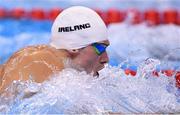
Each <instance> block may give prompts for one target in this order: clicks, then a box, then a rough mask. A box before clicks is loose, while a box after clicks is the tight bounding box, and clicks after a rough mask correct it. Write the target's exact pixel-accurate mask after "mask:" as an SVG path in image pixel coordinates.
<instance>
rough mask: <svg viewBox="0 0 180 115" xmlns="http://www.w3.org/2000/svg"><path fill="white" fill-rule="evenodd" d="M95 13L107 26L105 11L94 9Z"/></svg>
mask: <svg viewBox="0 0 180 115" xmlns="http://www.w3.org/2000/svg"><path fill="white" fill-rule="evenodd" d="M94 10H95V11H96V13H97V14H98V15H99V16H100V17H101V18H102V19H103V21H104V22H105V24H106V25H108V20H107V15H106V12H105V11H102V10H100V9H94Z"/></svg>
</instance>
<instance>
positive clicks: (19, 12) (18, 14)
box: [10, 8, 26, 19]
mask: <svg viewBox="0 0 180 115" xmlns="http://www.w3.org/2000/svg"><path fill="white" fill-rule="evenodd" d="M25 13H26V12H25V10H24V9H23V8H15V9H13V10H12V11H11V13H10V14H11V15H10V16H11V17H13V18H15V19H21V18H24V17H25Z"/></svg>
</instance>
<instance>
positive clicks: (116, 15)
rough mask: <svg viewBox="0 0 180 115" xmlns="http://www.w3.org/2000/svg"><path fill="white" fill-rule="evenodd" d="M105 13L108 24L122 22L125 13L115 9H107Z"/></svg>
mask: <svg viewBox="0 0 180 115" xmlns="http://www.w3.org/2000/svg"><path fill="white" fill-rule="evenodd" d="M106 13H107V23H108V24H110V23H118V22H122V21H124V19H125V13H124V12H123V11H120V10H117V9H109V10H107V12H106Z"/></svg>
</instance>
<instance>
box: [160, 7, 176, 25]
mask: <svg viewBox="0 0 180 115" xmlns="http://www.w3.org/2000/svg"><path fill="white" fill-rule="evenodd" d="M163 22H164V23H165V24H169V23H172V24H178V12H177V11H176V10H174V9H169V10H165V11H164V12H163Z"/></svg>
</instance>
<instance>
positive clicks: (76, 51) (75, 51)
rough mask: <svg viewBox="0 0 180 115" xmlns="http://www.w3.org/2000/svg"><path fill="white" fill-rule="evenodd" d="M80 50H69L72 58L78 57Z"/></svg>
mask: <svg viewBox="0 0 180 115" xmlns="http://www.w3.org/2000/svg"><path fill="white" fill-rule="evenodd" d="M79 51H80V50H79V49H72V50H68V52H69V54H70V55H71V57H72V58H74V57H76V56H77V55H78V54H79Z"/></svg>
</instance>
